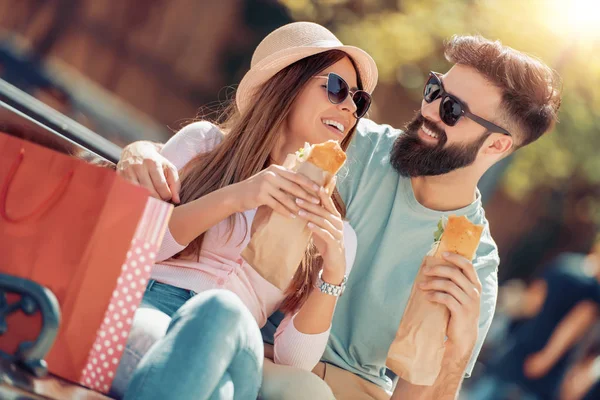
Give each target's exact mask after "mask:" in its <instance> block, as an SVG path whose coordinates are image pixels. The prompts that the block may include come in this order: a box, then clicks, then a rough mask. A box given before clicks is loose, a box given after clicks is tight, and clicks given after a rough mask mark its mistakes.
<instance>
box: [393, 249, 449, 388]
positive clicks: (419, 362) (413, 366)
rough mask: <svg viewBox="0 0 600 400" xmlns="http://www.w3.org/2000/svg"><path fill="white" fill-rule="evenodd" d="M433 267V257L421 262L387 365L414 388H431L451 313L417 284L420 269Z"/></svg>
mask: <svg viewBox="0 0 600 400" xmlns="http://www.w3.org/2000/svg"><path fill="white" fill-rule="evenodd" d="M436 264H439V260H437V261H436V258H435V257H430V256H427V257H425V258H424V259H423V263H422V264H421V268H420V269H419V272H418V273H417V277H416V279H415V282H414V284H413V287H412V290H411V292H410V297H409V298H408V303H407V305H406V310H405V311H404V315H403V316H402V321H401V322H400V326H399V327H398V330H397V331H396V338H395V339H394V341H393V342H392V345H391V347H390V350H389V352H388V356H387V361H386V365H387V366H388V368H390V369H391V370H392V371H394V373H395V374H396V375H398V376H399V377H400V378H402V379H404V380H405V381H407V382H409V383H412V384H413V385H424V386H431V385H433V384H434V382H435V380H436V379H437V377H438V375H439V373H440V370H441V368H442V358H443V357H444V349H445V348H444V341H445V338H446V328H447V327H448V320H449V318H450V313H449V311H448V309H447V308H446V307H445V306H443V305H441V304H435V303H432V302H430V301H429V300H428V299H427V298H426V295H425V292H423V291H422V290H419V289H418V285H419V283H421V282H424V281H425V280H426V276H425V275H424V273H423V269H424V268H425V267H427V266H430V265H436ZM424 316H427V317H426V318H424Z"/></svg>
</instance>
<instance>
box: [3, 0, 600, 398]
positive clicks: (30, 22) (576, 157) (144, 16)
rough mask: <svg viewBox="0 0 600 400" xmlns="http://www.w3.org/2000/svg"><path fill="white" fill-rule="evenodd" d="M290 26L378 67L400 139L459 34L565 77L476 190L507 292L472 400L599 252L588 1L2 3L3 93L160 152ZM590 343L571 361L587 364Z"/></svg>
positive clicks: (387, 117)
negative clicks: (304, 23)
mask: <svg viewBox="0 0 600 400" xmlns="http://www.w3.org/2000/svg"><path fill="white" fill-rule="evenodd" d="M298 20H308V21H314V22H318V23H320V24H323V25H325V26H326V27H328V28H329V29H331V30H332V31H333V32H334V33H336V34H337V35H338V37H340V39H341V40H342V41H343V42H344V43H347V44H352V45H356V46H359V47H362V48H364V49H365V50H367V51H368V52H369V53H370V54H371V55H372V56H373V57H374V58H375V60H376V62H377V64H378V66H379V71H380V84H379V86H378V88H377V89H376V91H375V95H374V99H375V105H374V107H373V108H372V112H371V118H372V119H374V120H376V121H377V122H381V123H388V124H391V125H394V126H396V127H402V126H403V125H404V124H405V123H406V121H408V119H409V118H410V117H411V116H412V115H413V113H414V111H415V110H416V109H418V107H419V104H420V99H421V94H422V85H423V83H424V80H425V78H426V76H427V74H428V72H429V71H430V70H434V71H439V72H444V71H446V70H447V69H448V67H449V65H448V63H447V62H446V61H445V59H444V57H443V50H442V49H443V42H444V40H445V39H447V38H448V37H450V36H451V35H453V34H474V33H478V34H481V35H483V36H485V37H487V38H490V39H499V40H501V41H502V42H503V43H504V44H506V45H509V46H511V47H515V48H517V49H519V50H522V51H525V52H527V53H529V54H532V55H534V56H536V57H539V58H540V59H542V60H543V61H544V62H545V63H547V64H549V65H550V66H552V67H553V68H555V69H556V70H557V71H558V72H559V73H560V74H561V75H562V77H563V81H564V88H563V90H564V97H563V104H562V107H561V111H560V123H559V124H558V125H557V126H556V128H555V129H554V131H553V132H551V133H549V134H547V135H545V136H544V137H543V138H542V139H540V140H539V141H538V142H536V143H535V144H534V145H531V146H529V147H527V148H525V149H523V150H520V151H519V152H517V153H516V154H515V155H514V156H513V157H511V158H509V159H507V160H505V161H504V162H503V163H501V164H500V165H497V166H496V167H495V168H493V169H492V170H490V171H489V173H488V174H487V175H486V176H485V177H484V179H483V180H482V182H481V185H480V190H481V191H482V195H483V199H484V202H485V209H486V212H487V216H488V219H489V221H490V224H491V229H492V234H493V236H494V238H495V239H496V241H497V243H498V246H499V248H500V253H501V259H502V262H501V266H500V270H499V278H500V282H501V284H502V287H503V288H507V289H510V290H505V291H504V290H503V291H501V298H500V303H499V304H500V307H499V311H498V316H497V318H496V320H497V322H495V325H494V327H493V329H492V331H491V334H490V339H489V341H488V343H487V345H486V348H485V349H484V351H483V352H482V355H481V357H480V362H479V363H478V366H477V368H476V371H475V374H474V377H473V378H472V379H470V380H469V381H468V382H467V383H466V384H465V386H466V389H465V392H464V393H469V392H468V389H469V387H470V386H471V385H473V383H474V382H476V381H477V380H478V379H480V378H481V376H484V375H485V374H486V362H487V361H488V360H489V358H490V357H491V355H492V354H493V353H494V352H496V351H497V350H498V349H501V348H502V346H503V345H505V343H506V341H507V340H508V339H509V338H508V335H510V333H507V332H508V331H509V330H508V331H507V329H506V328H507V327H509V326H511V323H512V322H514V318H513V316H511V315H510V312H509V311H506V308H505V303H506V302H507V301H508V302H510V300H513V303H514V299H518V298H521V297H519V296H523V293H524V292H523V288H525V287H527V285H529V284H530V283H531V282H532V281H534V280H535V279H536V278H537V277H539V276H542V275H543V274H544V272H545V271H546V270H547V268H549V267H548V265H549V264H548V263H549V262H550V261H552V260H555V259H556V257H557V256H559V255H561V254H562V255H564V254H565V253H577V254H582V255H585V254H588V253H589V252H590V251H591V249H592V246H593V244H594V242H595V241H596V240H597V238H598V236H597V232H598V226H599V224H600V196H599V195H600V157H598V156H597V154H596V153H597V152H598V150H599V149H600V128H599V122H600V2H599V1H598V0H545V1H544V0H504V1H501V0H320V1H318V0H282V1H270V0H219V1H212V0H120V1H112V0H0V77H1V78H2V79H4V80H6V81H7V82H9V83H11V84H12V85H15V86H16V87H18V88H19V89H21V90H23V91H25V92H27V93H29V94H31V95H33V96H34V97H37V98H38V99H39V100H41V101H43V102H45V103H46V104H48V105H49V106H51V107H53V108H55V109H56V110H58V111H59V112H61V113H63V114H65V115H67V116H69V117H70V118H72V119H74V120H76V121H77V122H79V123H80V124H82V125H84V126H86V127H88V128H89V129H91V130H92V131H94V132H96V133H97V134H99V135H101V136H103V137H105V138H107V139H109V140H110V141H112V142H114V143H115V144H117V145H120V146H122V145H125V144H127V143H129V142H132V141H134V140H139V139H148V140H154V141H165V140H166V139H168V137H169V136H170V135H171V134H172V133H173V131H175V130H177V129H178V128H180V127H181V126H182V125H183V124H185V123H186V122H187V121H189V120H190V119H192V118H194V117H196V116H198V115H200V116H209V117H210V116H214V115H215V112H216V111H215V110H218V108H219V106H220V105H223V104H224V103H225V102H226V101H228V100H229V99H231V98H232V96H233V93H234V89H235V85H236V84H237V83H238V82H239V80H240V79H241V77H242V75H243V74H244V72H245V71H246V70H247V69H248V67H249V64H250V59H251V56H252V51H253V49H254V47H255V46H256V45H257V44H258V43H259V41H260V40H261V39H262V38H263V37H264V36H266V35H267V34H268V33H269V32H270V31H272V30H273V29H275V28H277V27H278V26H281V25H283V24H286V23H288V22H292V21H298ZM587 260H588V261H589V257H588V259H587ZM554 264H556V263H553V264H552V265H554ZM519 288H520V289H519ZM505 293H510V294H505ZM502 296H504V298H503V297H502ZM507 296H510V297H511V298H510V299H508V298H506V297H507ZM517 303H518V302H517ZM506 307H508V306H506ZM505 311H506V312H505ZM593 332H594V331H590V332H586V334H585V335H584V337H583V339H582V340H581V341H580V343H579V344H578V346H580V347H581V346H584V345H585V346H588V347H586V348H593V346H591V347H590V343H592V344H593V343H594V341H597V340H599V338H598V334H597V333H596V334H595V333H593ZM586 351H587V350H586ZM590 351H592V350H589V351H587V353H586V354H587V356H589V354H588V353H590ZM582 352H583V353H585V351H584V350H581V351H579V353H578V352H576V351H574V352H573V354H583V353H582ZM592 353H593V351H592ZM590 354H591V353H590ZM594 354H595V353H593V354H592V356H593V355H594ZM596 355H597V354H596ZM579 357H580V358H579V359H581V357H583V356H579ZM571 359H572V362H573V363H574V364H573V365H576V363H577V361H578V360H579V359H578V358H577V356H576V355H573V356H571ZM598 360H600V359H598ZM594 373H595V374H596V375H598V372H597V371H596V372H594ZM596 375H594V376H596ZM517 392H518V391H516V392H514V393H513V394H511V396H513V397H512V398H518V396H519V395H518V394H516V393H517ZM514 396H517V397H514ZM573 398H574V397H573Z"/></svg>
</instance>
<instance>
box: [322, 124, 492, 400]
mask: <svg viewBox="0 0 600 400" xmlns="http://www.w3.org/2000/svg"><path fill="white" fill-rule="evenodd" d="M401 134H403V133H402V131H400V130H397V129H394V128H392V127H390V126H387V125H378V124H376V123H374V122H373V121H369V120H362V121H361V122H360V124H359V127H358V130H357V132H356V137H355V138H354V139H353V141H352V144H351V145H350V148H349V149H348V151H347V155H348V160H347V162H346V167H345V169H344V170H342V171H341V172H340V174H339V175H338V188H339V191H340V193H341V195H342V198H343V199H344V201H345V203H346V207H347V215H346V218H347V219H348V220H349V221H350V224H351V225H352V227H353V228H354V229H355V231H356V235H357V237H358V249H357V254H356V261H355V262H354V266H353V268H352V272H351V273H350V276H349V279H348V283H347V288H346V291H345V293H344V295H343V296H342V297H341V298H340V299H339V300H338V303H337V307H336V310H335V315H334V318H333V323H332V328H331V336H330V338H329V343H328V345H327V349H326V350H325V354H324V356H323V361H325V362H328V363H331V364H334V365H337V366H338V367H341V368H343V369H346V370H348V371H350V372H353V373H355V374H358V375H360V376H362V377H364V378H365V379H367V380H369V381H371V382H374V383H376V384H378V385H380V386H382V387H384V388H386V389H387V390H390V389H391V381H390V379H389V378H387V376H386V375H385V371H386V367H385V361H386V357H387V353H388V349H389V347H390V344H391V343H392V340H393V339H394V336H395V333H396V330H397V329H398V325H399V323H400V320H401V318H402V314H403V313H404V309H405V307H406V303H407V301H408V297H409V295H410V291H411V288H412V285H413V281H414V279H415V277H416V275H417V271H418V269H419V267H420V265H421V261H422V259H423V257H424V256H425V254H426V253H427V252H428V251H429V250H430V248H431V245H432V243H433V233H434V232H435V231H436V226H437V223H438V221H439V220H440V218H441V217H442V216H447V215H450V214H455V215H465V216H466V217H468V218H469V219H470V220H471V222H473V223H476V224H482V225H484V226H485V229H484V232H483V235H482V238H481V243H480V245H479V248H478V250H477V255H476V258H475V260H474V261H473V264H474V266H475V269H476V271H477V274H478V276H479V279H480V280H481V283H482V285H483V291H482V296H481V316H480V321H479V337H478V343H477V346H476V348H475V350H474V352H473V356H472V359H471V361H470V363H469V366H468V368H467V375H469V374H470V372H471V370H472V368H473V365H474V363H475V360H476V358H477V355H478V354H479V351H480V350H481V346H482V344H483V340H484V338H485V336H486V334H487V331H488V329H489V327H490V324H491V322H492V317H493V314H494V309H495V306H496V297H497V291H498V280H497V271H498V264H499V262H500V259H499V257H498V249H497V247H496V244H495V243H494V241H493V239H492V237H491V235H490V231H489V225H488V222H487V220H486V218H485V213H484V211H483V207H482V204H481V196H480V195H479V193H478V195H477V200H476V201H475V202H474V203H473V204H471V205H469V206H467V207H465V208H463V209H460V210H455V211H452V212H438V211H434V210H430V209H427V208H425V207H424V206H422V205H421V204H419V203H418V202H417V200H416V199H415V196H414V193H413V190H412V185H411V181H410V179H409V178H405V177H402V176H400V175H399V174H398V173H397V172H396V171H395V170H394V169H393V168H392V167H391V165H390V163H389V153H390V149H391V148H392V144H393V142H394V140H395V139H396V138H397V137H398V135H401Z"/></svg>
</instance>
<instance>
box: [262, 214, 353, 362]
mask: <svg viewBox="0 0 600 400" xmlns="http://www.w3.org/2000/svg"><path fill="white" fill-rule="evenodd" d="M343 242H344V247H345V250H344V253H345V254H344V255H345V261H346V262H345V265H346V270H345V275H346V276H348V275H349V274H350V270H351V268H352V265H353V264H354V258H355V256H356V246H357V239H356V234H355V232H354V230H353V229H352V227H351V226H350V224H348V223H347V222H345V223H343ZM326 272H330V271H328V270H326V269H325V268H324V271H323V275H322V278H323V280H324V281H325V282H328V283H331V284H335V285H339V284H340V283H341V282H342V280H343V277H344V274H337V273H331V274H329V275H327V274H326ZM334 272H335V270H334ZM336 302H337V297H335V296H331V295H328V294H324V293H322V292H321V291H320V290H318V289H317V288H312V289H311V293H310V295H309V296H308V299H307V300H306V302H305V303H304V304H303V305H302V307H301V308H300V310H299V311H298V312H297V313H296V314H288V315H286V317H285V318H284V320H283V321H282V323H281V324H280V325H279V328H278V329H277V332H276V334H275V346H274V349H273V354H272V356H273V360H274V361H275V362H276V363H278V364H285V365H292V366H295V367H298V368H302V369H305V370H309V371H310V370H312V369H313V368H314V366H315V365H316V364H317V363H318V362H319V360H320V359H321V357H322V355H323V352H324V351H325V346H326V345H327V340H328V338H329V329H330V327H331V320H332V318H333V313H334V311H335V305H336Z"/></svg>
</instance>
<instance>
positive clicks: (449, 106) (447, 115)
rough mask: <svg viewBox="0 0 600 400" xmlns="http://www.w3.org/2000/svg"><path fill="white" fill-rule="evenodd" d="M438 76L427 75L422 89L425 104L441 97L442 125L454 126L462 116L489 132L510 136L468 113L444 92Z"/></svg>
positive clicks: (503, 130) (457, 99) (457, 101)
mask: <svg viewBox="0 0 600 400" xmlns="http://www.w3.org/2000/svg"><path fill="white" fill-rule="evenodd" d="M440 75H441V74H439V73H437V72H430V73H429V78H428V79H427V82H426V83H425V88H424V89H423V99H424V100H425V101H426V102H427V103H432V102H434V101H435V100H437V99H439V98H440V97H441V99H442V101H440V118H441V119H442V121H443V122H444V124H446V125H448V126H454V125H456V123H457V122H458V120H459V119H460V117H462V116H463V115H464V116H465V117H467V118H469V119H471V120H473V121H475V122H477V123H478V124H479V125H481V126H483V127H484V128H486V129H487V130H488V131H490V132H498V133H502V134H504V135H508V136H511V134H510V133H509V132H508V131H507V130H506V129H504V128H501V127H499V126H498V125H496V124H493V123H491V122H490V121H487V120H485V119H483V118H481V117H478V116H477V115H475V114H473V113H471V112H469V110H468V109H467V106H466V105H465V104H464V103H463V102H462V101H460V99H459V98H458V97H456V96H453V95H451V94H450V93H448V92H446V90H444V85H443V83H442V80H441V79H440Z"/></svg>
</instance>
